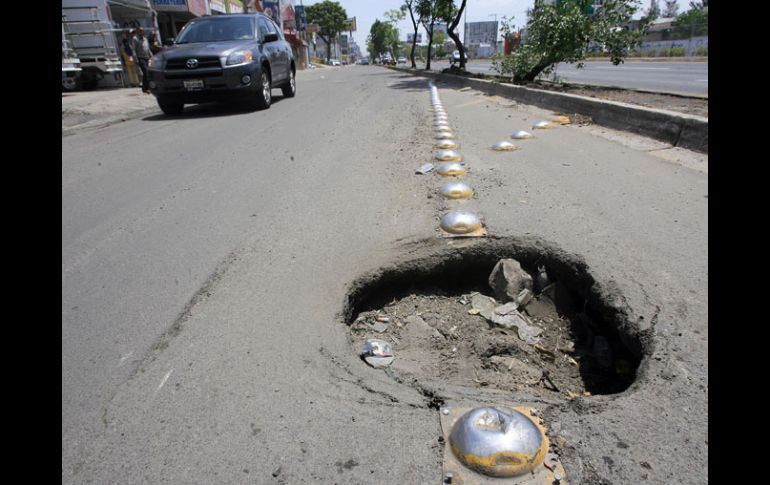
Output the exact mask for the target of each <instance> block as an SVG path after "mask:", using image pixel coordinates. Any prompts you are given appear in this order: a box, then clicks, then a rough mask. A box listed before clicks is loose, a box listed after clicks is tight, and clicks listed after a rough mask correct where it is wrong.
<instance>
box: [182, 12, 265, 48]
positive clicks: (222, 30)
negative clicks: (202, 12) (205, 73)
mask: <svg viewBox="0 0 770 485" xmlns="http://www.w3.org/2000/svg"><path fill="white" fill-rule="evenodd" d="M253 39H254V22H253V19H252V18H251V17H227V18H218V19H213V18H207V19H200V20H193V21H192V22H190V23H189V24H187V25H186V26H185V27H184V29H182V32H180V33H179V36H178V37H177V38H176V43H177V44H193V43H196V42H221V41H224V40H253Z"/></svg>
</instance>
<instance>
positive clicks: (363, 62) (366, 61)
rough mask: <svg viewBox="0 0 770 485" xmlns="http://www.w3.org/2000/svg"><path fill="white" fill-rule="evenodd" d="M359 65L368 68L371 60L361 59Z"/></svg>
mask: <svg viewBox="0 0 770 485" xmlns="http://www.w3.org/2000/svg"><path fill="white" fill-rule="evenodd" d="M358 64H360V65H362V66H368V65H369V59H359V61H358Z"/></svg>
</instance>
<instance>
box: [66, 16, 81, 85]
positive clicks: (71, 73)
mask: <svg viewBox="0 0 770 485" xmlns="http://www.w3.org/2000/svg"><path fill="white" fill-rule="evenodd" d="M82 70H83V68H82V67H80V58H78V54H77V52H75V50H74V49H73V48H72V46H70V41H69V40H68V39H67V36H66V34H65V32H64V18H63V17H62V24H61V87H62V91H74V90H75V89H77V87H78V85H79V83H80V73H81V71H82Z"/></svg>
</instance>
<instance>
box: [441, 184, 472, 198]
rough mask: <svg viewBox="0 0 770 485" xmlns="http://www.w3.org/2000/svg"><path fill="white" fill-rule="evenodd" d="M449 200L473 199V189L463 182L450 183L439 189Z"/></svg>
mask: <svg viewBox="0 0 770 485" xmlns="http://www.w3.org/2000/svg"><path fill="white" fill-rule="evenodd" d="M438 190H439V192H440V193H441V195H443V196H444V197H446V198H447V199H469V198H471V197H473V189H472V188H470V186H469V185H468V184H464V183H462V182H450V183H448V184H444V185H442V186H441V188H440V189H438Z"/></svg>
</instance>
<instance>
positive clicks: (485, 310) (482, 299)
mask: <svg viewBox="0 0 770 485" xmlns="http://www.w3.org/2000/svg"><path fill="white" fill-rule="evenodd" d="M471 305H472V306H473V308H474V309H476V310H479V313H480V314H481V316H482V317H484V318H486V319H487V320H489V319H490V318H492V315H494V314H495V307H496V306H497V302H496V301H495V299H494V298H490V297H488V296H486V295H482V294H481V293H476V294H474V295H473V296H472V297H471Z"/></svg>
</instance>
